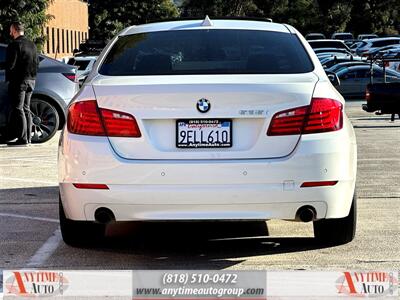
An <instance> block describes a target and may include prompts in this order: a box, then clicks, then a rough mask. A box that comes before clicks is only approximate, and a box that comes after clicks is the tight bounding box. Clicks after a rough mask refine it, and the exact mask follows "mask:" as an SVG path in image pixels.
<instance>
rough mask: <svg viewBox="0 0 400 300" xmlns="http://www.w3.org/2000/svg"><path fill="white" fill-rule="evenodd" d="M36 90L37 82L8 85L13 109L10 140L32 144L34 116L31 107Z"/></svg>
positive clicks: (9, 133)
mask: <svg viewBox="0 0 400 300" xmlns="http://www.w3.org/2000/svg"><path fill="white" fill-rule="evenodd" d="M34 88H35V80H24V81H23V82H22V83H15V82H10V83H9V84H8V95H9V97H10V108H11V114H10V119H9V123H8V124H9V126H8V136H9V138H10V139H15V138H17V139H18V140H19V141H21V142H28V143H30V142H31V131H32V115H31V110H30V105H31V97H32V92H33V89H34Z"/></svg>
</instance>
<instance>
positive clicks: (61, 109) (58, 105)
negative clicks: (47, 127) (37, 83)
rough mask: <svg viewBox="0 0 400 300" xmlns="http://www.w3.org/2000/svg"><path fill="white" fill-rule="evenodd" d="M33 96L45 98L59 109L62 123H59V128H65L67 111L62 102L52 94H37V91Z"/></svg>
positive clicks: (44, 99) (40, 98) (34, 97)
mask: <svg viewBox="0 0 400 300" xmlns="http://www.w3.org/2000/svg"><path fill="white" fill-rule="evenodd" d="M32 98H33V99H39V100H43V101H46V102H48V103H50V104H52V105H53V106H54V108H55V109H56V110H57V113H58V117H59V119H60V123H59V126H58V129H59V130H60V129H63V127H64V124H65V122H66V112H65V109H64V107H62V105H61V104H60V102H59V101H57V100H55V99H54V98H52V97H50V96H47V95H44V94H35V93H33V95H32Z"/></svg>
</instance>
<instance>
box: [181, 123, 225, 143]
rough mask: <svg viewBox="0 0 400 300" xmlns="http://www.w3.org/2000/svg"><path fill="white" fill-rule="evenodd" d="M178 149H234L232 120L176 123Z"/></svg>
mask: <svg viewBox="0 0 400 300" xmlns="http://www.w3.org/2000/svg"><path fill="white" fill-rule="evenodd" d="M176 147H178V148H228V147H232V120H229V119H192V120H177V121H176Z"/></svg>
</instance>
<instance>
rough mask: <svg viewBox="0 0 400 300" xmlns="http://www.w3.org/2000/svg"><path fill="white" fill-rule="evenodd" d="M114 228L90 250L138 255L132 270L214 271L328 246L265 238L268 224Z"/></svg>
mask: <svg viewBox="0 0 400 300" xmlns="http://www.w3.org/2000/svg"><path fill="white" fill-rule="evenodd" d="M114 227H115V228H109V229H108V238H107V239H106V240H105V241H102V243H101V244H99V245H96V246H95V247H91V248H90V251H92V253H95V252H102V253H115V254H125V255H128V256H127V257H129V256H130V255H134V256H139V257H141V256H142V257H143V259H140V260H137V259H135V263H134V266H128V268H132V267H133V268H135V269H141V268H143V267H145V268H146V269H149V268H150V269H171V268H172V269H173V268H181V267H182V263H184V266H185V268H189V269H193V268H194V269H201V268H206V269H210V268H212V269H219V268H226V267H229V266H232V265H235V264H237V263H240V262H242V261H244V260H246V257H251V256H259V255H273V254H281V253H291V252H301V251H307V250H313V249H321V248H326V247H328V246H327V245H326V246H324V245H321V244H318V243H316V242H315V240H314V238H311V237H270V236H268V227H267V223H266V222H261V221H260V222H190V223H188V222H171V223H161V222H160V223H157V222H154V223H153V222H151V223H150V222H149V223H135V222H131V223H128V222H127V223H125V224H124V225H122V226H121V224H120V225H117V226H115V225H114ZM117 227H120V228H117ZM111 235H112V236H111ZM88 250H89V249H88ZM186 261H187V262H190V264H189V265H186V264H185V262H186ZM127 264H129V259H128V260H127Z"/></svg>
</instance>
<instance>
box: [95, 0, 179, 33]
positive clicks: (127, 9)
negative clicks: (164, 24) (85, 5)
mask: <svg viewBox="0 0 400 300" xmlns="http://www.w3.org/2000/svg"><path fill="white" fill-rule="evenodd" d="M178 16H179V11H178V9H177V7H176V6H175V4H174V3H173V2H172V1H171V0H147V1H133V0H114V1H104V0H91V1H90V2H89V26H90V36H91V37H92V38H93V39H102V40H108V39H111V38H112V37H113V36H115V35H116V34H117V33H118V32H119V31H121V30H122V29H123V28H125V27H127V26H131V25H138V24H144V23H148V22H152V21H156V20H161V19H165V18H176V17H178Z"/></svg>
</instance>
